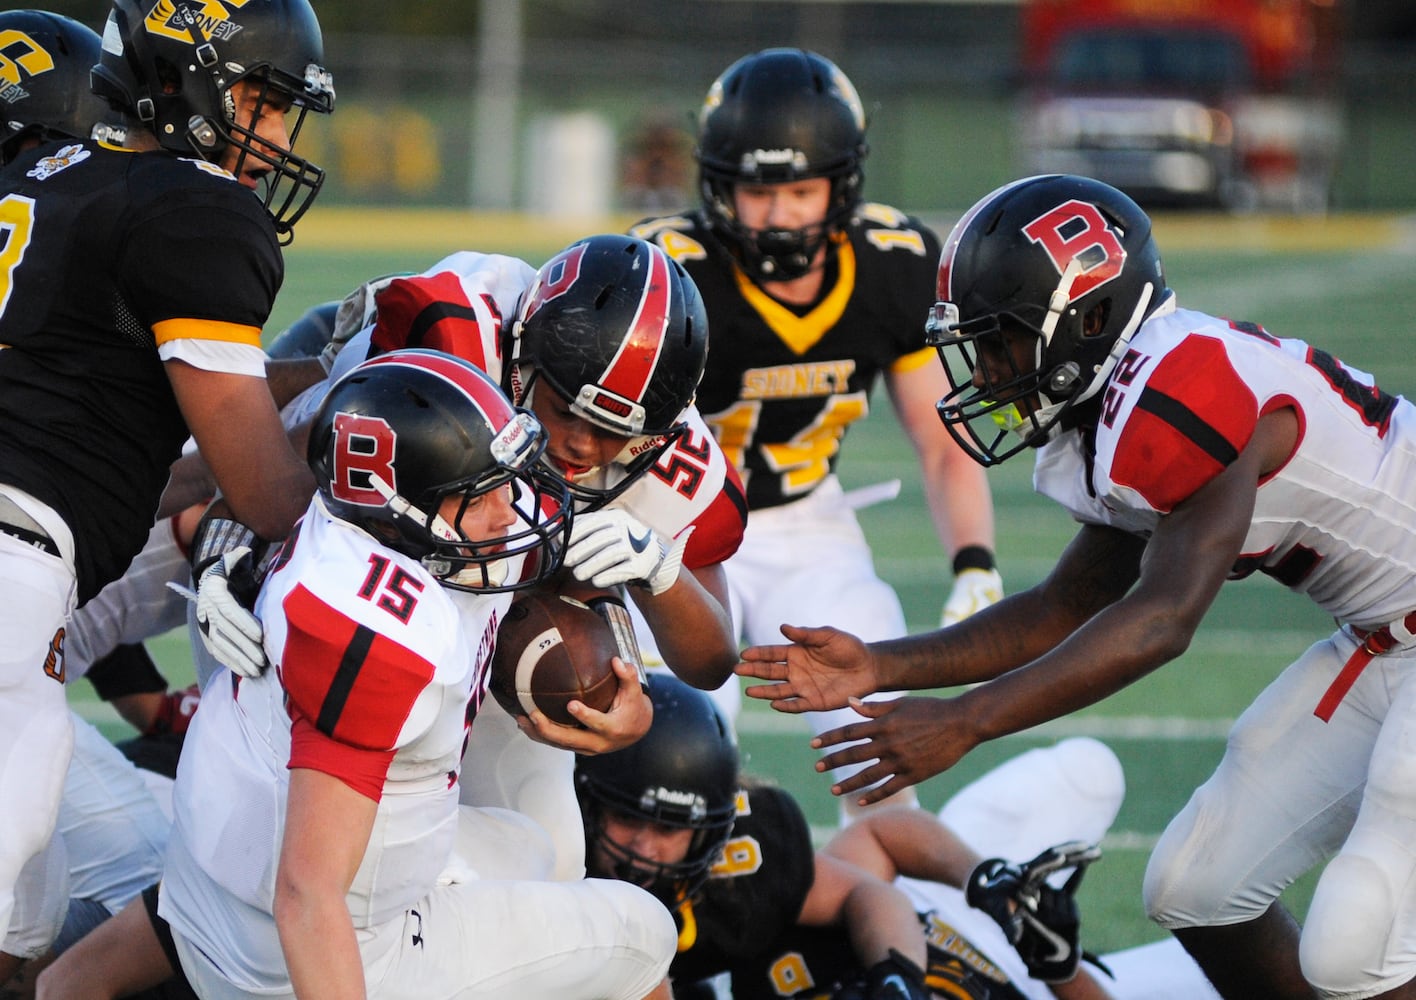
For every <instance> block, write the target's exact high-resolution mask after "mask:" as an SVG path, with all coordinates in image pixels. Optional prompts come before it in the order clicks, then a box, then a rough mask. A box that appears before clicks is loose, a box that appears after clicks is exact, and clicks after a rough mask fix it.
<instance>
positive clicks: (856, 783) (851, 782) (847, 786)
mask: <svg viewBox="0 0 1416 1000" xmlns="http://www.w3.org/2000/svg"><path fill="white" fill-rule="evenodd" d="M890 777H891V774H890V768H889V767H887V766H886V765H885V764H883V763H882V762H880V761H876V762H875V763H874V764H872V765H870V766H869V767H867V768H864V769H862V770H860V771H857V772H856V773H855V774H852V775H851V776H850V777H847V778H842V779H841V780H840V781H837V782H836V783H835V784H833V785H832V786H831V794H832V795H854V794H856V793H861V794H867V793H868V791H869V790H872V789H874V787H875V786H876V785H878V784H880V783H881V782H882V781H885V780H887V779H888V778H890Z"/></svg>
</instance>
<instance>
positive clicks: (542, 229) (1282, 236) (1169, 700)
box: [73, 209, 1416, 952]
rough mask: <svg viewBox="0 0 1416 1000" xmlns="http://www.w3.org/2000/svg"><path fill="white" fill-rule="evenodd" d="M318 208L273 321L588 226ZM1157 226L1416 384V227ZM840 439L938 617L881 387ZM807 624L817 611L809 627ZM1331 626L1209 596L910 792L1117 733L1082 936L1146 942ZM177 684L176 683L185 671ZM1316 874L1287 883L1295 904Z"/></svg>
mask: <svg viewBox="0 0 1416 1000" xmlns="http://www.w3.org/2000/svg"><path fill="white" fill-rule="evenodd" d="M320 216H321V213H320V211H319V210H318V209H316V210H315V211H314V212H313V213H312V214H311V216H310V218H309V219H308V220H306V221H304V222H302V223H301V226H300V230H299V234H298V236H297V240H296V243H295V245H294V246H293V247H292V248H291V249H290V251H289V252H288V255H287V262H288V276H287V281H286V286H285V289H284V290H283V291H282V293H281V297H280V300H279V302H278V303H277V307H276V312H275V315H274V316H273V318H272V320H273V322H272V326H271V329H272V331H274V330H278V329H279V328H280V327H281V325H283V324H284V323H286V322H289V321H290V320H291V319H293V318H294V317H295V316H298V315H299V313H300V312H301V311H303V309H304V308H305V307H306V306H307V305H309V304H313V303H315V302H319V301H323V300H326V299H331V298H337V297H339V296H341V295H342V294H343V293H344V292H345V291H346V290H347V289H349V288H350V287H352V286H353V285H354V284H355V283H357V282H358V281H359V280H361V279H362V278H364V277H369V276H372V275H375V274H380V273H385V272H388V271H394V270H417V269H421V268H423V267H425V266H427V265H428V264H430V263H431V262H432V261H434V260H436V259H437V258H438V257H440V256H442V254H443V253H445V252H447V251H449V250H452V249H456V248H459V247H463V248H473V249H481V250H500V251H502V252H508V253H516V254H520V255H522V256H524V257H526V259H528V260H529V261H531V262H532V263H533V264H539V263H541V262H542V261H543V260H544V259H545V258H546V257H547V256H549V255H550V253H552V252H553V251H554V250H555V249H558V248H559V247H560V246H561V245H563V244H564V243H566V242H568V241H569V240H570V239H572V238H573V237H574V236H575V235H577V233H578V232H583V231H589V228H576V227H573V226H572V227H569V228H567V227H565V226H547V225H536V224H531V223H527V222H525V221H524V220H522V221H518V220H515V219H510V218H503V217H497V218H487V217H476V216H457V215H443V216H429V215H420V214H416V213H397V214H390V215H386V216H384V215H380V216H375V217H369V216H361V215H358V214H356V213H336V212H331V213H329V216H328V217H327V219H326V220H325V221H324V222H321V220H320ZM1156 229H1157V234H1158V238H1159V239H1160V242H1161V248H1162V251H1164V252H1165V257H1166V262H1167V272H1168V277H1169V279H1170V283H1171V285H1172V286H1173V287H1175V288H1177V290H1178V291H1179V293H1180V301H1181V303H1182V304H1184V305H1188V306H1193V307H1195V308H1200V309H1205V310H1208V311H1211V312H1215V313H1219V314H1222V315H1227V316H1230V317H1233V318H1235V319H1247V320H1253V321H1256V322H1260V323H1263V324H1264V325H1266V326H1267V327H1268V328H1269V329H1270V330H1271V331H1272V332H1274V333H1275V334H1279V335H1285V336H1296V337H1301V338H1304V339H1306V340H1309V341H1310V342H1313V343H1315V344H1318V345H1320V346H1322V347H1324V348H1326V349H1328V350H1330V351H1332V352H1333V353H1335V354H1336V355H1337V356H1338V357H1340V358H1342V359H1343V360H1344V361H1345V362H1347V363H1348V364H1349V365H1351V366H1353V367H1357V368H1361V369H1365V370H1367V371H1370V372H1373V373H1375V374H1376V375H1377V376H1378V381H1379V383H1380V384H1381V386H1382V387H1383V388H1384V389H1387V390H1388V391H1392V392H1399V393H1402V394H1404V395H1407V396H1410V395H1411V394H1412V393H1413V392H1416V351H1413V350H1412V347H1411V343H1412V340H1413V338H1416V329H1413V327H1416V323H1413V317H1416V231H1413V233H1412V234H1408V232H1407V229H1408V225H1407V223H1405V222H1404V220H1398V219H1390V218H1385V217H1382V218H1352V217H1344V218H1338V219H1332V220H1328V221H1322V220H1315V219H1303V220H1284V221H1271V220H1262V219H1250V220H1230V219H1216V218H1209V217H1193V216H1192V217H1186V218H1175V219H1169V218H1161V219H1158V220H1157V225H1156ZM875 402H876V409H875V411H874V413H873V414H872V416H871V417H870V418H869V419H868V420H867V421H866V422H865V423H864V424H863V425H862V426H859V427H857V428H856V429H854V430H853V431H852V432H851V435H850V440H849V441H848V443H847V444H846V446H845V447H846V456H845V458H844V459H843V461H842V465H841V475H842V479H843V480H844V481H845V484H846V485H847V487H851V486H858V485H863V484H867V483H872V482H877V481H880V480H886V479H894V478H898V479H900V480H902V481H903V489H902V491H901V493H900V496H899V498H898V499H896V500H894V501H892V502H890V503H887V504H882V505H880V506H877V507H873V508H869V509H867V510H865V511H863V512H862V522H863V524H864V526H865V530H866V532H867V534H868V535H869V537H870V539H871V541H872V544H873V545H874V547H875V551H876V553H877V565H878V568H879V571H880V573H881V574H882V575H883V576H884V577H885V578H886V579H887V580H889V581H890V582H891V583H893V584H894V585H895V587H896V588H897V590H898V591H899V592H900V595H901V598H902V600H903V602H904V605H905V610H906V614H907V617H908V620H909V622H910V626H911V628H912V629H914V630H923V629H927V628H930V627H932V626H933V624H934V622H935V620H936V618H937V615H938V611H939V607H940V604H941V603H942V601H943V599H944V596H945V594H946V593H947V589H948V584H949V573H948V566H947V562H946V561H945V560H944V558H943V557H942V555H941V554H940V553H939V551H938V546H937V543H936V542H935V541H934V540H933V537H932V534H931V532H930V529H929V522H928V518H927V516H926V514H925V512H924V504H923V499H922V495H921V492H920V489H919V486H918V483H917V481H916V478H915V476H914V474H913V466H912V462H911V457H910V453H909V449H908V446H907V445H906V444H905V443H904V441H903V440H901V438H900V436H899V434H898V431H897V428H896V426H895V424H894V421H893V418H892V416H891V414H890V408H889V406H888V403H887V402H886V401H885V399H884V397H883V395H882V396H879V397H878V398H877V399H876V400H875ZM1029 474H1030V469H1029V467H1028V460H1027V458H1026V457H1024V456H1019V457H1017V458H1015V459H1014V460H1013V461H1012V462H1010V463H1009V464H1007V465H1004V466H1002V467H1000V468H998V469H995V470H994V471H993V472H991V473H990V476H991V481H992V485H993V490H994V498H995V503H996V506H997V514H998V550H999V560H1000V564H1001V569H1002V573H1003V577H1004V581H1005V583H1006V585H1007V587H1008V588H1009V589H1010V590H1017V589H1021V588H1024V587H1026V586H1028V585H1030V584H1032V583H1034V582H1036V581H1037V580H1038V579H1039V578H1040V577H1041V576H1042V575H1043V574H1044V573H1045V572H1046V571H1047V569H1048V568H1049V566H1050V564H1051V561H1052V559H1053V558H1055V556H1056V555H1057V553H1058V552H1060V550H1061V548H1062V546H1063V545H1064V544H1065V542H1066V541H1067V539H1068V538H1069V537H1070V536H1071V530H1072V529H1071V525H1070V523H1069V521H1068V520H1067V518H1066V517H1065V515H1063V514H1062V513H1061V511H1060V510H1059V509H1057V508H1055V507H1053V506H1052V505H1050V504H1049V503H1047V502H1045V501H1042V500H1040V499H1039V498H1037V497H1035V496H1034V495H1033V494H1032V492H1031V488H1030V481H1029ZM803 624H816V623H810V622H807V623H803ZM1330 627H1331V623H1330V621H1329V620H1327V619H1326V618H1325V617H1324V616H1323V615H1322V614H1321V613H1320V612H1318V611H1317V610H1316V609H1314V608H1312V607H1311V606H1310V605H1308V603H1307V602H1306V600H1304V599H1302V598H1298V597H1296V596H1294V595H1291V594H1288V593H1287V592H1286V591H1285V590H1283V589H1282V588H1281V587H1279V586H1277V585H1276V584H1273V583H1272V582H1271V581H1268V580H1267V579H1262V578H1254V579H1250V580H1247V581H1244V582H1242V583H1237V584H1231V585H1229V586H1228V587H1227V588H1226V590H1225V591H1224V592H1223V593H1221V595H1220V598H1219V600H1218V602H1217V603H1216V605H1215V607H1214V609H1213V610H1212V612H1211V613H1210V615H1209V618H1208V620H1207V621H1206V623H1205V625H1204V627H1203V628H1202V630H1201V632H1200V634H1199V635H1198V637H1197V638H1196V641H1195V642H1194V644H1193V646H1192V647H1191V649H1190V651H1189V652H1188V653H1187V654H1186V655H1185V656H1184V657H1182V658H1181V659H1180V660H1179V661H1177V662H1175V663H1172V664H1170V665H1168V666H1167V667H1165V668H1163V669H1162V670H1160V671H1158V672H1157V673H1156V674H1154V675H1152V676H1151V677H1149V678H1147V679H1146V680H1144V681H1143V682H1141V683H1139V684H1137V685H1135V686H1134V687H1132V688H1130V689H1128V690H1126V691H1123V692H1121V693H1120V694H1118V695H1116V696H1114V697H1112V698H1110V699H1108V700H1106V701H1105V702H1103V703H1101V704H1099V705H1097V706H1094V707H1093V708H1091V709H1089V710H1087V711H1085V712H1083V713H1080V714H1079V715H1078V716H1076V717H1073V718H1070V719H1066V720H1063V721H1061V722H1059V723H1056V724H1054V725H1052V726H1048V727H1045V728H1044V729H1043V730H1041V731H1034V732H1032V733H1029V734H1026V735H1022V736H1018V737H1014V738H1010V739H1006V740H1003V741H1000V742H999V743H998V744H996V745H992V746H986V747H983V748H981V749H979V750H978V751H976V752H975V753H974V754H972V755H970V757H969V758H966V759H965V761H963V762H962V763H961V764H960V765H959V767H957V768H956V769H955V770H954V771H953V772H951V773H949V774H947V775H943V776H940V777H936V778H934V779H932V780H930V781H929V782H927V783H925V785H923V786H922V788H921V798H922V799H923V801H924V802H925V804H926V805H929V806H931V807H935V806H938V805H939V804H940V803H941V802H942V801H943V800H944V799H945V798H946V797H947V796H948V794H949V793H950V791H951V790H952V789H954V788H957V787H959V785H961V784H962V783H963V782H965V781H967V780H968V779H969V778H971V777H973V776H976V775H977V774H979V773H980V772H981V771H983V770H984V769H986V768H987V767H989V766H991V765H993V764H995V763H997V762H998V761H1000V760H1002V759H1003V758H1004V757H1006V756H1009V755H1011V754H1013V753H1016V752H1018V751H1019V750H1022V749H1025V748H1027V747H1029V746H1036V745H1039V744H1040V743H1046V742H1048V741H1052V740H1055V739H1057V738H1058V737H1060V736H1062V735H1070V734H1087V735H1093V736H1096V737H1098V738H1100V739H1103V740H1104V741H1106V742H1107V743H1108V744H1109V745H1110V746H1112V747H1113V748H1114V749H1115V750H1116V752H1117V754H1118V755H1119V756H1120V758H1121V761H1122V763H1123V765H1124V766H1125V769H1126V776H1127V783H1128V795H1127V801H1126V803H1125V806H1124V807H1123V809H1122V811H1121V814H1120V816H1119V817H1118V820H1117V822H1116V825H1115V827H1114V830H1113V834H1112V837H1111V838H1110V839H1109V841H1108V842H1107V844H1106V845H1105V846H1106V848H1107V851H1106V855H1105V857H1104V858H1103V860H1102V862H1101V863H1099V864H1098V865H1097V866H1095V867H1094V868H1093V869H1092V872H1091V873H1090V874H1089V876H1088V879H1087V882H1086V883H1085V885H1084V887H1083V890H1082V899H1083V905H1084V911H1083V912H1084V919H1085V921H1086V924H1085V927H1086V930H1085V941H1086V943H1087V944H1088V945H1089V946H1090V947H1091V948H1092V949H1093V950H1096V951H1098V952H1101V951H1107V950H1111V949H1114V948H1119V947H1124V946H1127V945H1132V944H1139V943H1142V942H1144V941H1150V940H1155V939H1157V938H1159V937H1161V936H1162V932H1160V931H1159V930H1158V929H1156V928H1154V927H1152V926H1151V925H1149V924H1148V923H1147V921H1146V920H1145V917H1144V914H1143V913H1142V911H1141V907H1140V899H1139V897H1140V881H1141V874H1142V872H1143V870H1144V865H1145V859H1146V856H1147V853H1148V851H1149V848H1150V846H1151V845H1152V844H1153V843H1154V840H1155V838H1156V836H1157V835H1158V834H1159V832H1160V830H1161V829H1162V827H1163V826H1164V824H1165V822H1166V820H1167V819H1168V818H1169V817H1170V815H1171V814H1172V813H1174V812H1175V811H1176V810H1177V809H1178V808H1179V807H1180V806H1181V805H1182V804H1183V803H1184V801H1185V799H1186V798H1187V796H1188V794H1189V792H1190V790H1191V789H1192V788H1193V787H1194V786H1195V785H1197V784H1198V783H1199V782H1200V781H1202V780H1203V779H1204V777H1205V776H1206V775H1207V774H1208V773H1209V771H1210V769H1211V768H1212V767H1213V766H1214V764H1215V762H1216V761H1217V760H1218V759H1219V755H1220V753H1221V752H1222V750H1223V739H1224V733H1225V731H1226V729H1227V726H1228V723H1229V722H1230V721H1232V720H1233V718H1234V717H1235V716H1236V715H1237V714H1238V713H1239V711H1240V710H1241V709H1242V708H1243V707H1244V706H1245V705H1246V704H1247V703H1248V702H1249V701H1250V699H1251V698H1252V697H1253V696H1254V695H1255V694H1256V693H1257V692H1258V690H1259V689H1260V688H1261V687H1262V686H1263V685H1264V684H1265V683H1266V682H1267V681H1268V680H1269V679H1270V678H1272V677H1273V676H1274V675H1275V674H1276V673H1277V672H1278V671H1279V670H1280V669H1281V668H1282V666H1283V665H1284V664H1286V663H1287V662H1288V661H1289V660H1290V659H1292V658H1293V657H1295V656H1296V655H1297V654H1298V653H1299V652H1300V651H1301V650H1302V649H1303V648H1305V647H1306V645H1307V644H1308V643H1309V642H1311V641H1312V640H1313V639H1315V638H1317V637H1319V636H1321V635H1323V634H1325V633H1326V632H1327V631H1328V630H1329V629H1330ZM182 642H183V639H182V637H181V636H176V635H174V636H168V637H164V638H163V639H162V640H160V641H159V642H158V644H157V650H158V655H159V656H160V657H161V659H162V660H163V663H164V665H165V666H167V667H168V668H169V669H170V672H171V675H172V676H173V677H174V678H176V679H181V678H184V677H188V676H189V675H190V667H189V665H187V664H186V663H184V661H183V656H182ZM183 682H184V683H185V681H183ZM73 698H74V700H75V701H83V702H85V704H84V705H83V706H81V710H82V711H84V712H85V714H90V715H93V716H96V717H97V718H99V719H100V720H101V721H102V723H103V725H104V727H105V729H106V731H108V732H110V734H115V735H116V734H118V733H121V732H122V731H123V729H122V726H121V723H116V722H113V721H112V719H113V717H112V716H111V714H109V713H108V712H107V711H106V706H96V705H93V704H92V695H91V691H90V689H89V688H88V686H87V685H85V684H79V685H76V686H75V689H74V691H73ZM805 732H806V731H805V728H804V723H801V722H800V721H799V720H795V719H791V718H787V717H783V716H779V715H776V714H774V713H772V712H771V711H770V710H767V709H763V708H759V707H757V706H756V705H751V706H748V708H747V710H746V712H745V715H744V717H743V719H742V722H741V741H742V748H743V751H744V755H745V757H746V761H747V766H748V768H749V769H751V770H753V771H756V772H759V773H765V774H769V775H771V776H773V777H775V778H777V779H778V780H780V781H781V782H782V783H784V784H786V785H787V786H789V787H790V788H792V789H793V790H794V791H796V792H797V793H798V794H799V796H800V798H801V800H802V802H803V804H804V806H805V808H806V810H807V813H808V816H809V818H810V819H811V821H812V823H813V824H814V825H816V826H818V827H819V828H821V829H823V830H824V828H825V827H827V826H828V825H829V824H830V823H832V822H833V821H834V817H835V803H834V802H833V800H832V799H831V797H830V795H829V793H828V792H827V787H826V783H825V781H824V780H823V779H821V778H820V777H819V776H817V775H816V774H815V773H814V772H813V771H812V770H811V762H812V759H813V754H812V752H811V751H810V750H809V748H808V747H807V746H806V736H805ZM1311 883H1312V880H1311V879H1307V880H1305V881H1303V882H1301V883H1300V884H1299V885H1298V886H1296V887H1295V889H1294V891H1293V898H1292V903H1293V905H1294V906H1295V908H1296V909H1298V910H1299V911H1300V912H1301V910H1302V909H1303V907H1304V905H1305V903H1306V899H1307V896H1308V893H1310V892H1311Z"/></svg>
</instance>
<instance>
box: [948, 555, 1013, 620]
mask: <svg viewBox="0 0 1416 1000" xmlns="http://www.w3.org/2000/svg"><path fill="white" fill-rule="evenodd" d="M1002 599H1003V578H1002V577H1001V576H999V575H998V571H997V570H996V569H966V570H961V571H960V572H959V575H958V576H956V577H954V589H953V590H952V591H950V592H949V600H948V601H946V602H945V603H944V611H943V612H942V613H941V614H940V615H939V627H940V628H944V627H945V626H947V625H953V624H955V623H956V622H961V621H963V620H964V619H965V618H967V617H968V616H969V615H971V614H973V613H974V612H975V611H982V610H983V609H984V608H986V607H988V606H989V605H990V604H994V603H997V602H998V601H1001V600H1002Z"/></svg>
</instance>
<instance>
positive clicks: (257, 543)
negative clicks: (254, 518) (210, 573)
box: [192, 517, 264, 580]
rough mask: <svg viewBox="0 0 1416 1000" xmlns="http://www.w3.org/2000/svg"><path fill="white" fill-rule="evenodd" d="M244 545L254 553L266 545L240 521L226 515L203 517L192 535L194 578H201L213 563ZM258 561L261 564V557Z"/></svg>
mask: <svg viewBox="0 0 1416 1000" xmlns="http://www.w3.org/2000/svg"><path fill="white" fill-rule="evenodd" d="M242 545H245V546H247V547H249V548H250V550H251V552H252V554H253V555H256V554H258V553H259V552H260V551H261V550H262V548H263V547H264V543H262V542H261V540H260V538H258V537H257V536H256V533H255V532H254V531H252V530H251V529H250V528H248V527H246V526H245V525H244V524H242V523H241V522H240V521H233V520H231V519H230V518H226V517H204V518H202V520H201V523H200V524H198V525H197V530H196V532H195V533H194V534H193V537H192V579H194V580H201V578H202V574H203V573H205V572H206V570H207V568H208V567H210V566H211V564H212V563H214V562H216V561H217V560H218V559H220V558H221V556H222V555H223V554H224V553H226V552H230V551H231V550H232V549H234V548H238V547H240V546H242ZM256 562H257V564H259V562H260V560H259V558H257V559H256Z"/></svg>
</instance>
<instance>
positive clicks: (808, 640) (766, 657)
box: [734, 625, 878, 714]
mask: <svg viewBox="0 0 1416 1000" xmlns="http://www.w3.org/2000/svg"><path fill="white" fill-rule="evenodd" d="M782 635H784V636H786V637H787V638H788V639H789V640H791V645H787V646H750V647H748V648H747V649H745V650H743V651H742V654H741V662H740V663H738V665H737V667H736V668H735V671H734V672H735V673H737V674H738V675H739V676H741V677H755V678H757V679H759V680H764V681H773V682H775V683H772V684H757V685H753V686H752V687H749V688H746V689H745V690H744V693H745V694H746V695H747V696H748V697H749V698H758V699H761V700H763V701H768V702H771V703H772V707H773V708H775V709H776V710H777V711H779V712H788V713H792V714H795V713H798V712H821V711H827V710H830V709H833V708H844V707H845V705H846V703H847V700H848V699H850V698H864V697H865V696H866V695H868V694H873V693H875V691H876V690H877V689H878V682H877V680H876V676H875V657H874V655H873V654H872V653H871V651H870V647H868V646H867V645H866V644H865V643H863V642H861V641H860V640H859V639H857V638H856V637H855V636H853V635H851V634H850V633H849V632H842V631H841V630H840V629H837V628H830V627H826V628H800V627H798V626H796V625H783V626H782Z"/></svg>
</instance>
